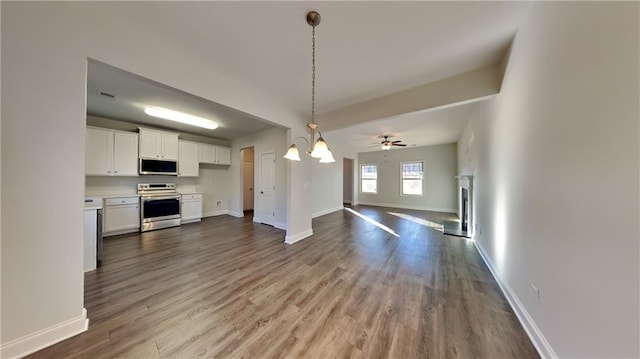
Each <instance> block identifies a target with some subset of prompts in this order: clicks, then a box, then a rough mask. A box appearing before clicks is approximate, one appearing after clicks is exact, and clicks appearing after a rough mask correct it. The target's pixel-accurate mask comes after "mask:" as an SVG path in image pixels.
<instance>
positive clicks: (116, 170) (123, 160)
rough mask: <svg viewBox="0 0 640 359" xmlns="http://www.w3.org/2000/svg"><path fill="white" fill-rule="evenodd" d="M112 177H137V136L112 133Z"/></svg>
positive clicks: (117, 132) (126, 133) (125, 133)
mask: <svg viewBox="0 0 640 359" xmlns="http://www.w3.org/2000/svg"><path fill="white" fill-rule="evenodd" d="M113 144H114V146H113V148H114V149H113V175H114V176H137V175H138V135H137V134H135V133H128V132H119V131H116V132H114V141H113Z"/></svg>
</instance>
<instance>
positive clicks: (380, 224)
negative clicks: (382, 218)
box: [344, 207, 400, 238]
mask: <svg viewBox="0 0 640 359" xmlns="http://www.w3.org/2000/svg"><path fill="white" fill-rule="evenodd" d="M344 209H345V211H348V212H351V213H353V214H355V215H356V216H358V217H360V218H362V219H364V220H365V221H367V222H369V223H371V224H373V225H374V226H376V227H378V228H380V229H382V230H383V231H385V232H387V233H389V234H391V235H394V236H396V237H398V238H400V235H399V234H398V233H396V231H394V230H393V229H391V228H389V227H387V226H385V225H384V224H382V223H380V222H378V221H376V220H374V219H372V218H369V217H367V216H365V215H364V214H362V213H360V212H357V211H354V210H353V209H351V208H347V207H345V208H344Z"/></svg>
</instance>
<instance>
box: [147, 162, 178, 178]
mask: <svg viewBox="0 0 640 359" xmlns="http://www.w3.org/2000/svg"><path fill="white" fill-rule="evenodd" d="M139 168H140V171H139V173H140V174H141V175H165V176H177V175H178V162H176V161H161V160H150V159H145V158H141V159H140V167H139Z"/></svg>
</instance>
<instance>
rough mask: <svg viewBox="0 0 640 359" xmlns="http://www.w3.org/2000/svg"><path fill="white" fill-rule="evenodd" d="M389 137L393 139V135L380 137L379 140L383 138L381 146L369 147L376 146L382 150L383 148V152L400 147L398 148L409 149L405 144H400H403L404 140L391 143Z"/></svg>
mask: <svg viewBox="0 0 640 359" xmlns="http://www.w3.org/2000/svg"><path fill="white" fill-rule="evenodd" d="M389 137H393V136H391V135H380V136H378V137H377V138H382V139H383V140H382V142H380V144H379V145H378V144H376V145H375V146H369V147H370V148H371V147H376V146H380V148H382V150H383V151H389V150H390V149H391V146H398V147H407V145H405V144H404V143H400V142H402V140H395V141H389Z"/></svg>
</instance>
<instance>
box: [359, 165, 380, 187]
mask: <svg viewBox="0 0 640 359" xmlns="http://www.w3.org/2000/svg"><path fill="white" fill-rule="evenodd" d="M360 190H361V191H362V193H378V166H377V165H362V166H361V167H360Z"/></svg>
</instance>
